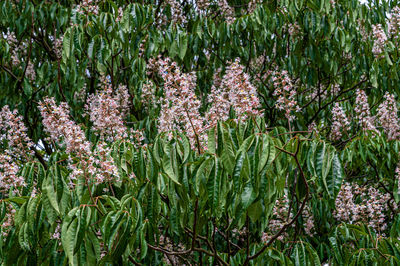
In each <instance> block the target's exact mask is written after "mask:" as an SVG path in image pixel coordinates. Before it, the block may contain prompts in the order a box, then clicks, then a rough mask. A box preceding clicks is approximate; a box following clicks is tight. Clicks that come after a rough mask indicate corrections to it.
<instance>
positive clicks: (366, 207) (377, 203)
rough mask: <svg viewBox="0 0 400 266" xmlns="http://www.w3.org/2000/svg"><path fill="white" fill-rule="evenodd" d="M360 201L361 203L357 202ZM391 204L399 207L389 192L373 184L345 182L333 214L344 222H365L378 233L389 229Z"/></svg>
mask: <svg viewBox="0 0 400 266" xmlns="http://www.w3.org/2000/svg"><path fill="white" fill-rule="evenodd" d="M357 198H358V201H359V202H360V203H356V201H357ZM389 204H392V205H393V206H394V208H396V209H397V205H396V204H395V203H394V202H393V201H392V200H391V198H390V195H389V194H388V193H382V192H381V191H379V189H376V188H374V187H372V186H359V185H357V184H356V183H344V184H342V188H341V190H340V191H339V194H338V196H337V198H336V210H335V212H334V213H333V216H334V217H335V218H336V219H337V220H339V221H343V222H348V223H351V224H353V223H356V222H365V223H368V225H369V226H370V227H371V228H373V229H374V230H375V231H376V232H377V233H381V232H382V231H384V230H386V229H387V219H388V218H390V217H389V216H388V215H390V214H389V212H388V211H389Z"/></svg>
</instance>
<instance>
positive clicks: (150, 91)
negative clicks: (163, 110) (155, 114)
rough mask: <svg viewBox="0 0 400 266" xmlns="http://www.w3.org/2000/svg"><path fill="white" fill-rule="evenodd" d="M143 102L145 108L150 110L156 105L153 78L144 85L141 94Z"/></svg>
mask: <svg viewBox="0 0 400 266" xmlns="http://www.w3.org/2000/svg"><path fill="white" fill-rule="evenodd" d="M140 99H141V102H142V104H143V105H144V108H145V110H149V109H152V108H154V107H155V104H156V101H157V100H156V97H155V87H154V84H153V82H152V81H151V80H149V81H147V82H146V83H144V84H143V85H142V93H141V95H140Z"/></svg>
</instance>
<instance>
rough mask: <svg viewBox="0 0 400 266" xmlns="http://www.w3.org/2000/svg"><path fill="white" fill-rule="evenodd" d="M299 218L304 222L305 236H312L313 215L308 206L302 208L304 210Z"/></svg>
mask: <svg viewBox="0 0 400 266" xmlns="http://www.w3.org/2000/svg"><path fill="white" fill-rule="evenodd" d="M301 216H302V217H303V220H304V221H305V224H304V225H305V226H304V231H305V232H306V234H307V235H309V236H313V235H314V233H315V221H314V215H313V214H312V212H311V208H310V207H309V205H306V206H304V210H303V213H302V214H301Z"/></svg>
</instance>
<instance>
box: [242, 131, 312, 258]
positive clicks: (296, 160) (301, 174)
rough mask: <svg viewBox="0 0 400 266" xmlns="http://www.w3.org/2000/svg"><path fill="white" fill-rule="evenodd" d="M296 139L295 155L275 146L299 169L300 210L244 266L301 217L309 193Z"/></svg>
mask: <svg viewBox="0 0 400 266" xmlns="http://www.w3.org/2000/svg"><path fill="white" fill-rule="evenodd" d="M296 138H297V141H298V142H297V144H298V145H297V149H296V152H295V153H291V152H289V151H287V150H284V149H281V148H279V147H278V146H275V147H276V148H277V149H278V150H280V151H282V152H284V153H286V154H288V155H290V156H292V157H293V158H294V160H295V162H296V165H297V167H298V169H299V171H300V176H301V178H302V180H303V182H304V185H305V187H306V195H305V197H304V200H303V202H302V204H301V206H300V209H299V211H298V212H297V214H296V215H295V217H294V218H293V219H292V220H291V221H290V222H289V223H286V224H285V225H284V226H282V228H281V229H280V230H279V232H278V233H276V234H275V235H274V236H273V237H272V238H271V239H270V240H269V241H268V242H267V244H265V245H264V247H262V248H261V249H260V250H259V251H258V252H257V253H256V254H254V255H252V256H250V257H249V258H248V259H246V261H245V262H244V265H248V264H249V262H250V260H253V259H255V258H257V257H258V256H260V255H261V254H262V253H263V252H264V251H265V250H266V249H267V248H268V247H269V246H270V245H271V244H272V243H273V242H274V241H275V240H276V239H277V238H278V237H279V236H280V235H281V234H283V233H284V232H285V231H286V229H287V228H288V227H289V226H291V225H292V224H293V223H295V222H296V220H297V219H298V218H299V216H300V215H301V213H302V212H303V210H304V207H305V205H306V203H307V200H308V197H309V193H310V189H309V187H308V183H307V179H306V177H305V175H304V172H303V169H302V168H301V165H300V162H299V159H298V158H297V154H298V152H299V150H300V139H299V138H298V137H296Z"/></svg>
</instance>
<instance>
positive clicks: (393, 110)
mask: <svg viewBox="0 0 400 266" xmlns="http://www.w3.org/2000/svg"><path fill="white" fill-rule="evenodd" d="M384 98H385V101H384V102H383V103H381V104H380V105H379V108H378V113H377V117H378V120H379V122H380V124H381V125H382V127H383V129H384V130H385V134H386V135H387V137H388V139H389V140H394V139H397V138H398V137H399V134H400V121H399V117H398V115H397V106H396V100H395V98H394V95H393V94H389V93H388V92H386V93H385V96H384Z"/></svg>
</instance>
